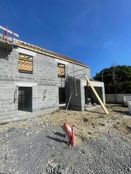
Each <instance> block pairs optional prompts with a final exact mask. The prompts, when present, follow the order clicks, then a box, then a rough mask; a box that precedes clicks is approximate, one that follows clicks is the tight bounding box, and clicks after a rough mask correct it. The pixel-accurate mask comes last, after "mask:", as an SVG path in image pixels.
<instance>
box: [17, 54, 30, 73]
mask: <svg viewBox="0 0 131 174" xmlns="http://www.w3.org/2000/svg"><path fill="white" fill-rule="evenodd" d="M21 55H22V56H25V57H27V58H24V59H26V60H25V62H26V63H27V62H28V63H31V67H32V70H31V71H30V70H23V69H21V68H19V66H20V61H22V59H23V58H21V57H20V56H21ZM28 59H29V60H28ZM23 61H24V60H23ZM18 72H20V73H25V74H33V56H31V55H28V54H24V53H19V60H18Z"/></svg>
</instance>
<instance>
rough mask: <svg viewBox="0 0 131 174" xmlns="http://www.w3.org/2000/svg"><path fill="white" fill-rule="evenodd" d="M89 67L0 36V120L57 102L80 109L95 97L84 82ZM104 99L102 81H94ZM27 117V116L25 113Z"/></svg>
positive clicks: (55, 107)
mask: <svg viewBox="0 0 131 174" xmlns="http://www.w3.org/2000/svg"><path fill="white" fill-rule="evenodd" d="M85 74H87V75H88V77H89V78H90V68H89V66H87V65H84V64H82V63H80V62H78V61H76V60H74V59H71V58H69V57H66V56H63V55H60V54H57V53H55V52H52V51H49V50H47V49H43V48H40V47H37V46H35V45H32V44H29V43H27V42H23V41H20V40H16V39H15V40H13V42H11V41H9V40H8V41H7V40H5V39H3V37H1V38H0V120H1V121H6V120H19V119H22V118H24V117H23V115H24V114H25V113H27V112H28V113H29V112H33V113H34V112H39V111H45V112H52V111H56V110H58V108H59V107H60V106H63V105H66V107H67V108H69V109H76V110H80V111H83V110H84V108H85V104H87V103H88V100H87V99H88V98H92V100H93V101H94V102H96V99H95V98H94V96H93V95H92V92H91V91H90V88H89V87H88V86H87V84H86V80H85V78H84V75H85ZM93 83H94V86H95V87H96V88H97V89H98V92H99V95H100V97H101V98H102V100H103V101H104V102H105V95H104V85H103V83H99V82H93ZM27 118H28V116H27Z"/></svg>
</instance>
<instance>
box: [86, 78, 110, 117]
mask: <svg viewBox="0 0 131 174" xmlns="http://www.w3.org/2000/svg"><path fill="white" fill-rule="evenodd" d="M85 78H86V80H87V82H88V84H89V86H90V87H91V89H92V91H93V92H94V94H95V96H96V98H97V99H98V101H99V103H100V104H101V106H102V108H103V110H104V111H105V113H106V114H107V115H108V114H109V112H108V110H107V109H106V107H105V105H104V103H103V102H102V100H101V99H100V97H99V95H98V94H97V92H96V90H95V88H94V86H93V85H92V84H91V82H90V80H89V78H88V77H87V75H85Z"/></svg>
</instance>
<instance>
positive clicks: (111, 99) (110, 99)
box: [106, 94, 131, 104]
mask: <svg viewBox="0 0 131 174" xmlns="http://www.w3.org/2000/svg"><path fill="white" fill-rule="evenodd" d="M126 98H130V100H131V94H106V101H107V103H118V104H119V103H120V104H127V101H126Z"/></svg>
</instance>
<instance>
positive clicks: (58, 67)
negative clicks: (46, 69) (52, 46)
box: [57, 63, 66, 78]
mask: <svg viewBox="0 0 131 174" xmlns="http://www.w3.org/2000/svg"><path fill="white" fill-rule="evenodd" d="M60 65H62V66H64V67H63V69H64V74H63V75H60V72H59V71H60ZM57 75H58V78H65V77H66V66H65V64H63V63H57Z"/></svg>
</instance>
